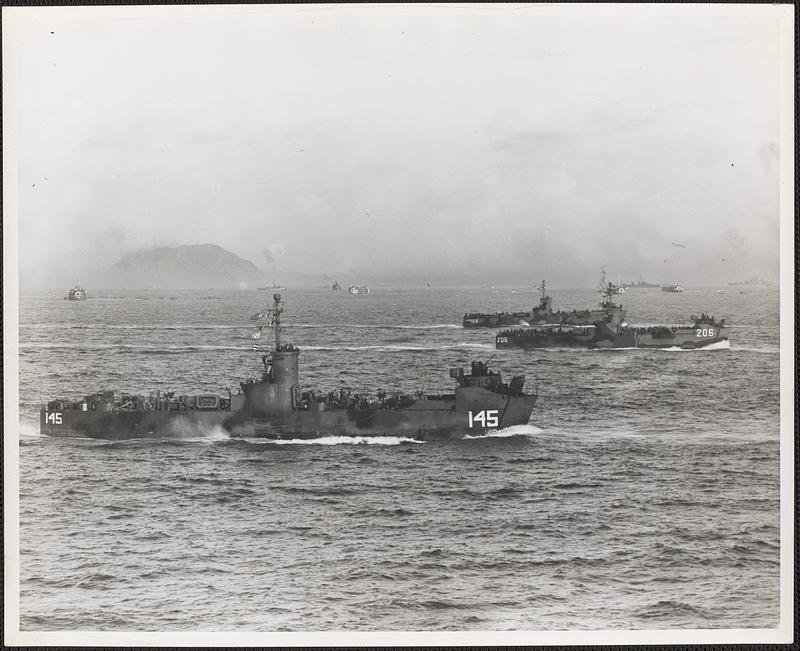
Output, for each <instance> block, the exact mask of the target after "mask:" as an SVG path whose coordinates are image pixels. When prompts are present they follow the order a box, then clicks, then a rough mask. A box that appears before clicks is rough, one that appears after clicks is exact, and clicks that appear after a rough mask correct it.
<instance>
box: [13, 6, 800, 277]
mask: <svg viewBox="0 0 800 651" xmlns="http://www.w3.org/2000/svg"><path fill="white" fill-rule="evenodd" d="M690 9H691V7H690V6H687V10H690ZM765 10H767V8H765ZM426 11H427V12H429V15H425V12H426ZM465 12H466V13H465ZM3 13H4V16H3V18H4V23H6V24H4V43H3V46H4V49H5V48H13V49H14V54H15V57H16V69H17V75H18V81H19V83H18V87H17V88H16V89H7V90H6V92H9V91H11V92H12V93H13V92H14V91H16V93H17V94H16V95H13V97H14V98H15V104H16V107H17V110H18V118H19V124H18V127H19V128H18V144H19V187H20V194H19V218H20V268H21V271H22V281H23V284H40V283H48V284H52V282H53V280H54V279H55V280H56V281H57V282H56V284H59V282H60V284H64V283H65V282H67V284H68V283H69V282H71V281H72V278H73V277H75V278H77V277H78V276H80V275H81V274H88V275H91V273H92V270H96V269H98V268H101V267H103V266H106V265H110V264H112V263H113V262H115V261H116V260H117V259H118V258H119V257H120V256H121V255H122V254H124V253H127V252H129V251H133V250H137V249H140V248H143V247H150V246H155V245H164V244H167V245H176V244H195V243H205V242H209V243H214V244H219V245H220V246H223V247H225V248H227V249H229V250H231V251H233V252H234V253H236V254H238V255H241V256H243V257H245V258H248V259H250V260H252V261H253V262H254V263H255V264H256V265H258V266H260V267H262V268H265V269H267V270H269V271H274V272H275V273H276V276H277V277H278V278H280V274H281V273H283V274H287V275H288V274H289V273H290V272H298V273H326V272H327V273H336V274H342V273H343V274H344V276H343V277H342V281H343V282H348V281H351V280H361V281H367V282H369V281H372V282H377V281H384V282H397V283H399V284H402V283H403V282H404V281H408V282H415V281H416V279H418V278H430V279H432V280H434V281H437V282H442V283H444V282H447V283H449V284H453V283H459V282H463V283H465V284H471V283H476V282H477V283H481V284H482V281H484V280H485V281H486V282H487V283H488V282H491V283H500V282H502V280H503V279H508V280H509V282H511V283H514V282H528V283H530V284H533V283H534V282H538V279H540V278H542V277H546V278H548V280H549V281H550V282H552V283H553V284H554V285H569V284H578V285H593V284H594V283H595V282H596V275H597V272H598V270H599V267H600V266H601V265H605V266H606V267H607V269H608V271H609V273H610V274H611V275H612V277H614V278H616V276H617V274H621V275H622V277H623V278H624V279H627V278H631V279H638V278H639V277H640V276H644V277H645V278H646V279H650V280H654V281H657V282H659V281H660V282H668V281H672V280H679V281H681V282H683V283H684V284H692V285H702V284H712V283H716V282H725V281H726V280H738V279H742V278H744V277H747V276H748V275H751V274H753V273H756V272H760V273H761V274H773V275H777V268H778V240H779V237H778V233H779V231H778V229H779V214H778V213H779V202H778V199H779V197H778V182H779V175H778V171H779V170H778V162H779V156H780V146H779V115H780V105H779V91H780V88H779V66H778V56H779V22H778V14H777V13H775V14H773V15H772V16H765V17H758V16H750V17H720V16H711V15H705V16H703V15H700V13H698V14H697V15H695V16H686V17H678V16H675V17H665V16H644V15H638V16H636V15H630V16H627V17H625V16H616V17H615V16H607V17H602V16H589V15H581V14H580V13H576V12H571V14H572V15H550V16H548V15H536V13H537V12H536V11H531V10H524V11H517V10H514V8H513V7H505V8H503V7H494V8H493V9H491V10H490V11H488V12H487V11H483V10H481V9H480V8H469V7H467V8H465V7H457V6H451V7H449V8H446V9H445V10H439V11H433V12H431V10H430V8H428V9H425V8H423V7H406V8H405V9H404V10H402V12H401V13H398V12H397V11H392V10H391V8H390V7H383V8H381V7H378V8H374V7H373V8H369V7H361V8H358V7H351V8H349V9H348V10H346V11H342V10H340V9H337V8H335V7H295V8H290V9H287V8H274V7H248V8H244V9H241V8H240V9H238V10H234V9H230V8H229V9H227V10H219V9H203V8H190V7H171V8H167V9H163V8H162V9H161V10H160V11H156V9H150V10H147V11H144V10H142V9H139V10H132V9H124V8H121V7H107V8H100V9H95V10H86V9H84V8H77V9H69V8H68V9H57V10H55V9H45V10H41V9H40V10H26V9H19V10H16V11H13V14H11V18H9V12H8V10H6V11H4V12H3ZM148 13H149V14H150V16H149V17H147V16H146V14H148ZM538 13H542V12H541V11H539V12H538ZM706 13H707V12H706ZM9 20H11V21H12V24H11V25H10V29H9V24H8V22H9ZM790 109H791V106H787V107H784V110H790ZM673 242H675V243H680V244H683V245H684V246H685V248H680V247H676V246H673V245H672V243H673ZM723 258H724V259H725V260H724V261H723ZM665 260H666V262H665ZM65 278H66V279H68V280H67V281H65V280H64V279H65Z"/></svg>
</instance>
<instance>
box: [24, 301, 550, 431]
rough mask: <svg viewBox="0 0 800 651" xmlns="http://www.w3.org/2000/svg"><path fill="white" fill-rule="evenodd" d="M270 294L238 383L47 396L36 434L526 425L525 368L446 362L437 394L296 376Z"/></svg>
mask: <svg viewBox="0 0 800 651" xmlns="http://www.w3.org/2000/svg"><path fill="white" fill-rule="evenodd" d="M273 299H274V305H273V307H272V310H271V311H270V313H268V314H262V315H257V316H261V317H265V318H268V319H269V325H270V326H272V328H273V330H274V348H273V349H272V351H271V353H270V355H269V356H267V355H264V356H263V358H262V360H263V363H264V369H263V372H262V373H261V377H260V378H251V379H249V380H247V381H244V382H241V383H240V391H239V392H238V393H236V394H233V395H231V394H230V393H229V395H228V396H214V395H199V396H188V395H180V396H176V395H175V394H173V393H166V394H164V393H161V392H158V393H156V394H151V395H149V396H137V395H130V394H117V393H115V392H113V391H103V392H99V393H95V394H92V395H87V396H84V397H82V398H80V399H78V400H70V399H58V400H51V401H49V402H48V403H47V405H46V406H45V407H43V408H42V409H41V411H40V418H39V422H40V427H41V432H42V434H45V435H48V436H74V437H89V438H101V439H128V438H182V437H192V436H198V435H202V434H205V433H208V432H210V431H222V432H225V433H227V434H228V435H229V436H231V437H258V438H271V439H310V438H318V437H322V436H349V437H358V436H396V437H404V438H414V439H419V440H425V439H432V438H461V437H463V436H464V435H465V434H472V435H474V434H480V433H485V432H487V431H489V430H493V429H498V428H504V427H508V426H511V425H525V424H527V423H528V421H529V419H530V415H531V412H532V411H533V407H534V405H535V404H536V398H537V395H536V392H535V391H534V392H532V393H526V392H525V391H524V384H525V378H524V376H522V375H518V376H515V377H513V378H512V379H511V381H510V382H508V383H505V382H503V380H502V378H501V376H500V374H499V373H495V372H493V371H490V370H489V369H488V368H487V366H486V365H485V364H483V363H482V362H472V365H471V369H470V372H465V371H464V369H463V368H451V369H450V377H451V378H453V380H454V381H455V388H454V390H453V391H452V392H448V393H442V394H439V395H425V394H423V393H422V392H417V393H416V394H414V395H410V394H402V393H394V394H391V395H390V394H388V393H387V392H385V391H382V390H377V391H376V392H375V393H374V394H369V395H366V394H365V395H359V394H353V393H352V392H350V391H346V390H344V389H341V390H339V391H330V392H327V393H317V392H316V391H314V390H311V389H307V388H305V387H303V386H302V385H301V384H300V376H299V370H298V367H299V357H300V350H299V349H298V348H296V347H295V346H292V345H291V344H282V343H281V341H280V315H281V313H282V312H283V307H282V305H281V295H280V294H275V295H274V297H273ZM263 327H264V325H262V328H263Z"/></svg>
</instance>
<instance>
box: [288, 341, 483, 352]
mask: <svg viewBox="0 0 800 651" xmlns="http://www.w3.org/2000/svg"><path fill="white" fill-rule="evenodd" d="M459 348H470V349H475V350H494V349H495V346H494V344H476V343H470V342H467V341H462V342H460V343H457V344H442V345H440V346H404V345H394V344H382V345H380V344H379V345H373V346H302V350H322V351H334V350H348V351H358V350H377V351H383V352H389V353H395V352H408V351H410V352H431V351H435V350H456V349H459Z"/></svg>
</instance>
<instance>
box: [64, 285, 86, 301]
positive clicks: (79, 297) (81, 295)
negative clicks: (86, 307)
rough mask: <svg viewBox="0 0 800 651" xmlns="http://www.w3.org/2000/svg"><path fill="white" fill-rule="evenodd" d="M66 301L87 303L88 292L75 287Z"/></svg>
mask: <svg viewBox="0 0 800 651" xmlns="http://www.w3.org/2000/svg"><path fill="white" fill-rule="evenodd" d="M64 300H65V301H85V300H86V290H85V289H83V288H82V287H79V286H78V285H75V287H73V288H72V289H70V290H69V294H67V295H66V296H65V297H64Z"/></svg>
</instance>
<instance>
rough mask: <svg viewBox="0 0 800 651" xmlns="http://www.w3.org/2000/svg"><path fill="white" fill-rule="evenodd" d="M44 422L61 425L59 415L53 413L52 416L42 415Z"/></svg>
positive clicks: (55, 412)
mask: <svg viewBox="0 0 800 651" xmlns="http://www.w3.org/2000/svg"><path fill="white" fill-rule="evenodd" d="M44 422H45V423H53V425H61V414H60V413H59V412H57V411H54V412H53V413H52V414H48V413H47V412H45V413H44Z"/></svg>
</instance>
